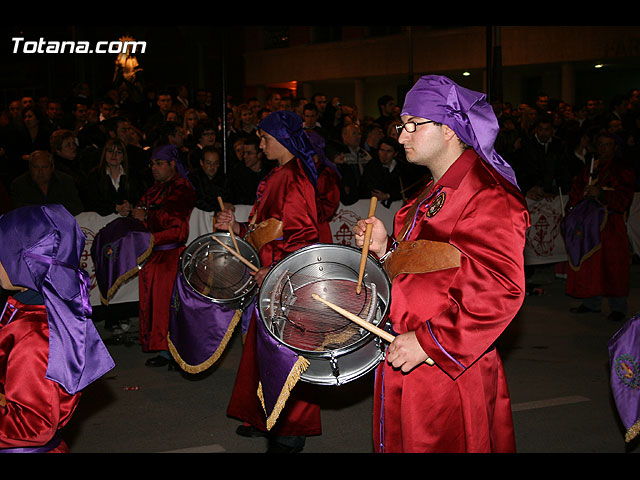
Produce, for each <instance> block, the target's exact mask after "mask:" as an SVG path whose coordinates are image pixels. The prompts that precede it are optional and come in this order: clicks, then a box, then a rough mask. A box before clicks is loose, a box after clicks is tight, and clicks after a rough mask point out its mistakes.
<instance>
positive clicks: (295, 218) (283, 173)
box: [254, 159, 319, 266]
mask: <svg viewBox="0 0 640 480" xmlns="http://www.w3.org/2000/svg"><path fill="white" fill-rule="evenodd" d="M258 202H259V203H258V204H257V205H256V206H255V207H254V210H255V212H256V213H257V219H256V223H260V222H262V221H264V220H268V219H269V218H276V219H278V220H281V221H282V238H279V239H276V240H273V241H271V242H269V243H267V244H266V245H264V246H263V247H262V248H261V249H260V252H259V254H260V261H261V263H262V265H263V266H269V265H273V264H275V263H277V262H279V261H280V260H282V259H283V258H285V257H286V256H287V255H289V254H291V253H293V252H295V251H296V250H298V249H300V248H302V247H305V246H307V245H312V244H314V243H317V242H318V238H319V233H318V214H317V205H316V191H315V188H314V187H313V185H312V184H311V182H310V181H309V179H308V178H307V176H306V174H305V173H304V170H303V168H302V166H301V164H300V161H299V160H298V159H293V160H291V161H289V162H287V163H286V164H285V165H283V166H281V167H276V170H274V171H273V172H272V174H271V175H270V176H269V177H268V179H267V181H266V185H265V189H264V192H263V194H262V197H261V198H260V199H259V201H258Z"/></svg>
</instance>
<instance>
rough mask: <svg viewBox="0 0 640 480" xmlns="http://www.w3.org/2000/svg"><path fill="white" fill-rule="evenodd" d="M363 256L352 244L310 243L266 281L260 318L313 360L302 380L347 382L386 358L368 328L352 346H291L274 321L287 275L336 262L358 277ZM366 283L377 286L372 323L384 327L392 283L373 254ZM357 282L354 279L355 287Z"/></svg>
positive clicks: (260, 296)
mask: <svg viewBox="0 0 640 480" xmlns="http://www.w3.org/2000/svg"><path fill="white" fill-rule="evenodd" d="M361 255H362V252H361V250H359V249H357V248H355V247H351V246H348V245H339V244H315V245H310V246H307V247H303V248H301V249H299V250H297V251H296V252H294V253H292V254H290V255H289V256H287V257H286V258H284V259H283V260H281V261H280V262H279V263H278V264H276V265H275V266H274V267H273V268H271V270H270V271H269V272H268V274H267V275H266V276H265V278H264V280H263V283H262V286H261V288H260V290H259V293H258V302H257V304H258V313H259V316H260V320H261V322H262V324H263V325H264V326H265V328H266V330H267V331H268V333H269V335H270V336H271V337H272V338H274V339H275V340H276V341H277V342H278V343H280V344H282V345H285V346H286V347H288V348H290V349H291V350H293V351H294V352H296V353H298V354H300V355H302V356H303V357H304V358H306V359H307V360H308V361H309V362H310V364H311V365H310V366H309V368H308V369H307V370H306V371H305V372H304V373H303V374H302V375H301V380H302V381H305V382H307V383H313V384H321V385H341V384H345V383H347V382H350V381H353V380H355V379H357V378H360V377H361V376H363V375H365V374H366V373H368V372H369V371H371V370H372V369H373V368H375V366H376V365H377V364H378V363H379V362H380V361H381V360H382V358H384V351H383V346H382V345H381V343H382V342H381V340H380V339H379V338H378V337H377V336H375V335H374V334H372V333H370V332H368V331H365V330H364V329H360V330H361V332H362V336H361V338H359V339H358V340H356V341H354V342H353V343H350V344H348V345H345V346H341V347H338V348H335V349H332V350H309V349H305V348H301V347H299V346H294V345H289V344H288V343H287V342H286V341H284V340H283V339H282V338H281V336H280V335H279V334H278V332H276V330H277V328H276V327H275V325H274V322H273V320H274V317H275V311H274V312H272V311H271V307H272V306H273V307H274V308H275V307H276V306H277V301H276V299H275V298H274V295H273V293H274V290H275V288H276V287H277V286H278V285H280V284H281V282H282V276H283V275H286V274H287V272H289V271H291V270H294V271H295V270H300V269H303V268H308V269H312V270H313V269H314V268H316V267H317V268H318V269H321V268H323V267H327V266H330V265H331V264H336V265H341V266H344V268H345V269H348V270H349V271H352V272H353V275H354V276H355V279H357V276H358V268H359V264H360V259H361ZM345 271H346V270H345ZM355 279H354V280H355ZM348 280H351V278H349V279H348ZM364 283H365V284H367V283H369V284H370V285H373V287H372V288H371V292H372V296H373V297H374V298H373V300H372V302H373V301H375V304H373V303H372V306H371V308H372V310H373V313H374V316H375V318H372V319H371V323H373V324H374V325H376V326H379V327H381V328H382V327H383V326H384V324H385V323H386V320H387V318H388V314H389V307H390V304H391V282H390V281H389V278H388V276H387V274H386V272H385V271H384V270H383V268H382V266H381V264H380V263H379V262H378V261H377V260H375V259H374V258H373V257H371V256H369V257H368V258H367V264H366V269H365V275H364ZM285 284H286V281H285ZM355 285H356V283H355V281H354V283H353V288H354V290H355ZM283 288H284V287H283ZM345 366H347V367H348V368H347V370H345V368H344V367H345Z"/></svg>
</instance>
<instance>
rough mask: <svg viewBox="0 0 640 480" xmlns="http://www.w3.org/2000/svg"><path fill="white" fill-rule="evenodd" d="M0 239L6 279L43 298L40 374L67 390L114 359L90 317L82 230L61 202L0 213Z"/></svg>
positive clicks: (73, 390) (79, 386)
mask: <svg viewBox="0 0 640 480" xmlns="http://www.w3.org/2000/svg"><path fill="white" fill-rule="evenodd" d="M0 242H1V243H2V248H1V249H0V262H2V265H3V266H4V268H5V270H6V272H7V275H8V276H9V280H10V281H11V283H12V284H14V285H16V286H21V287H26V288H29V289H31V290H34V291H36V292H38V293H40V294H41V295H42V297H43V298H44V303H45V307H46V309H47V317H48V322H49V361H48V366H47V373H46V378H48V379H49V380H52V381H54V382H57V383H59V384H60V385H62V387H63V388H64V389H65V390H66V391H67V392H68V393H69V394H71V395H73V394H75V393H77V392H78V391H80V390H82V389H83V388H84V387H86V386H87V385H89V384H90V383H91V382H93V381H95V380H97V379H98V378H100V377H101V376H102V375H104V374H105V373H106V372H108V371H109V370H111V369H112V368H113V367H114V365H115V364H114V362H113V359H112V358H111V356H110V355H109V352H108V351H107V348H106V347H105V346H104V343H103V342H102V339H101V338H100V335H99V334H98V331H97V330H96V328H95V326H94V325H93V322H92V320H91V303H90V301H89V289H90V280H89V275H88V274H87V272H86V271H84V270H83V269H81V268H80V266H79V263H80V257H81V255H82V251H83V249H84V244H85V236H84V233H82V231H81V230H80V227H79V226H78V223H77V222H76V219H75V218H74V217H73V216H72V215H71V214H70V213H69V212H67V211H66V210H65V209H64V207H62V205H42V206H28V207H22V208H18V209H16V210H12V211H10V212H9V213H7V214H5V215H3V216H1V217H0Z"/></svg>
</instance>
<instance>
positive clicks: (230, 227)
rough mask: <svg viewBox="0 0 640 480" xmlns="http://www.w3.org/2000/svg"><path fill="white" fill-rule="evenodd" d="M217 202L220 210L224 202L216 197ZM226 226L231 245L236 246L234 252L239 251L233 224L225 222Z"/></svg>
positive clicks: (222, 208)
mask: <svg viewBox="0 0 640 480" xmlns="http://www.w3.org/2000/svg"><path fill="white" fill-rule="evenodd" d="M218 203H219V204H220V210H224V202H223V201H222V197H218ZM227 228H228V229H229V233H230V234H231V240H232V241H233V246H234V247H236V252H238V253H240V249H239V248H238V242H236V236H235V235H234V234H233V225H230V224H228V223H227Z"/></svg>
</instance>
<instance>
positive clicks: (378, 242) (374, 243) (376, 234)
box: [353, 217, 388, 257]
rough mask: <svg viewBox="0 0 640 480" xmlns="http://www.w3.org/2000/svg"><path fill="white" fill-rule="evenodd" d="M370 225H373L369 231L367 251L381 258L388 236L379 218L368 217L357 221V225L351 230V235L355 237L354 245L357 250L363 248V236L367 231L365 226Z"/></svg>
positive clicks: (384, 251) (385, 249)
mask: <svg viewBox="0 0 640 480" xmlns="http://www.w3.org/2000/svg"><path fill="white" fill-rule="evenodd" d="M370 223H371V224H373V229H372V230H371V241H370V242H369V251H370V252H372V253H375V254H376V255H377V256H378V257H382V256H383V255H384V254H385V253H386V252H387V238H388V235H387V229H386V228H385V226H384V223H382V220H380V219H379V218H376V217H369V218H365V219H362V220H358V223H356V226H355V227H354V228H353V233H355V235H356V245H357V246H358V247H359V248H362V247H363V246H364V234H365V232H366V230H367V225H368V224H370Z"/></svg>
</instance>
